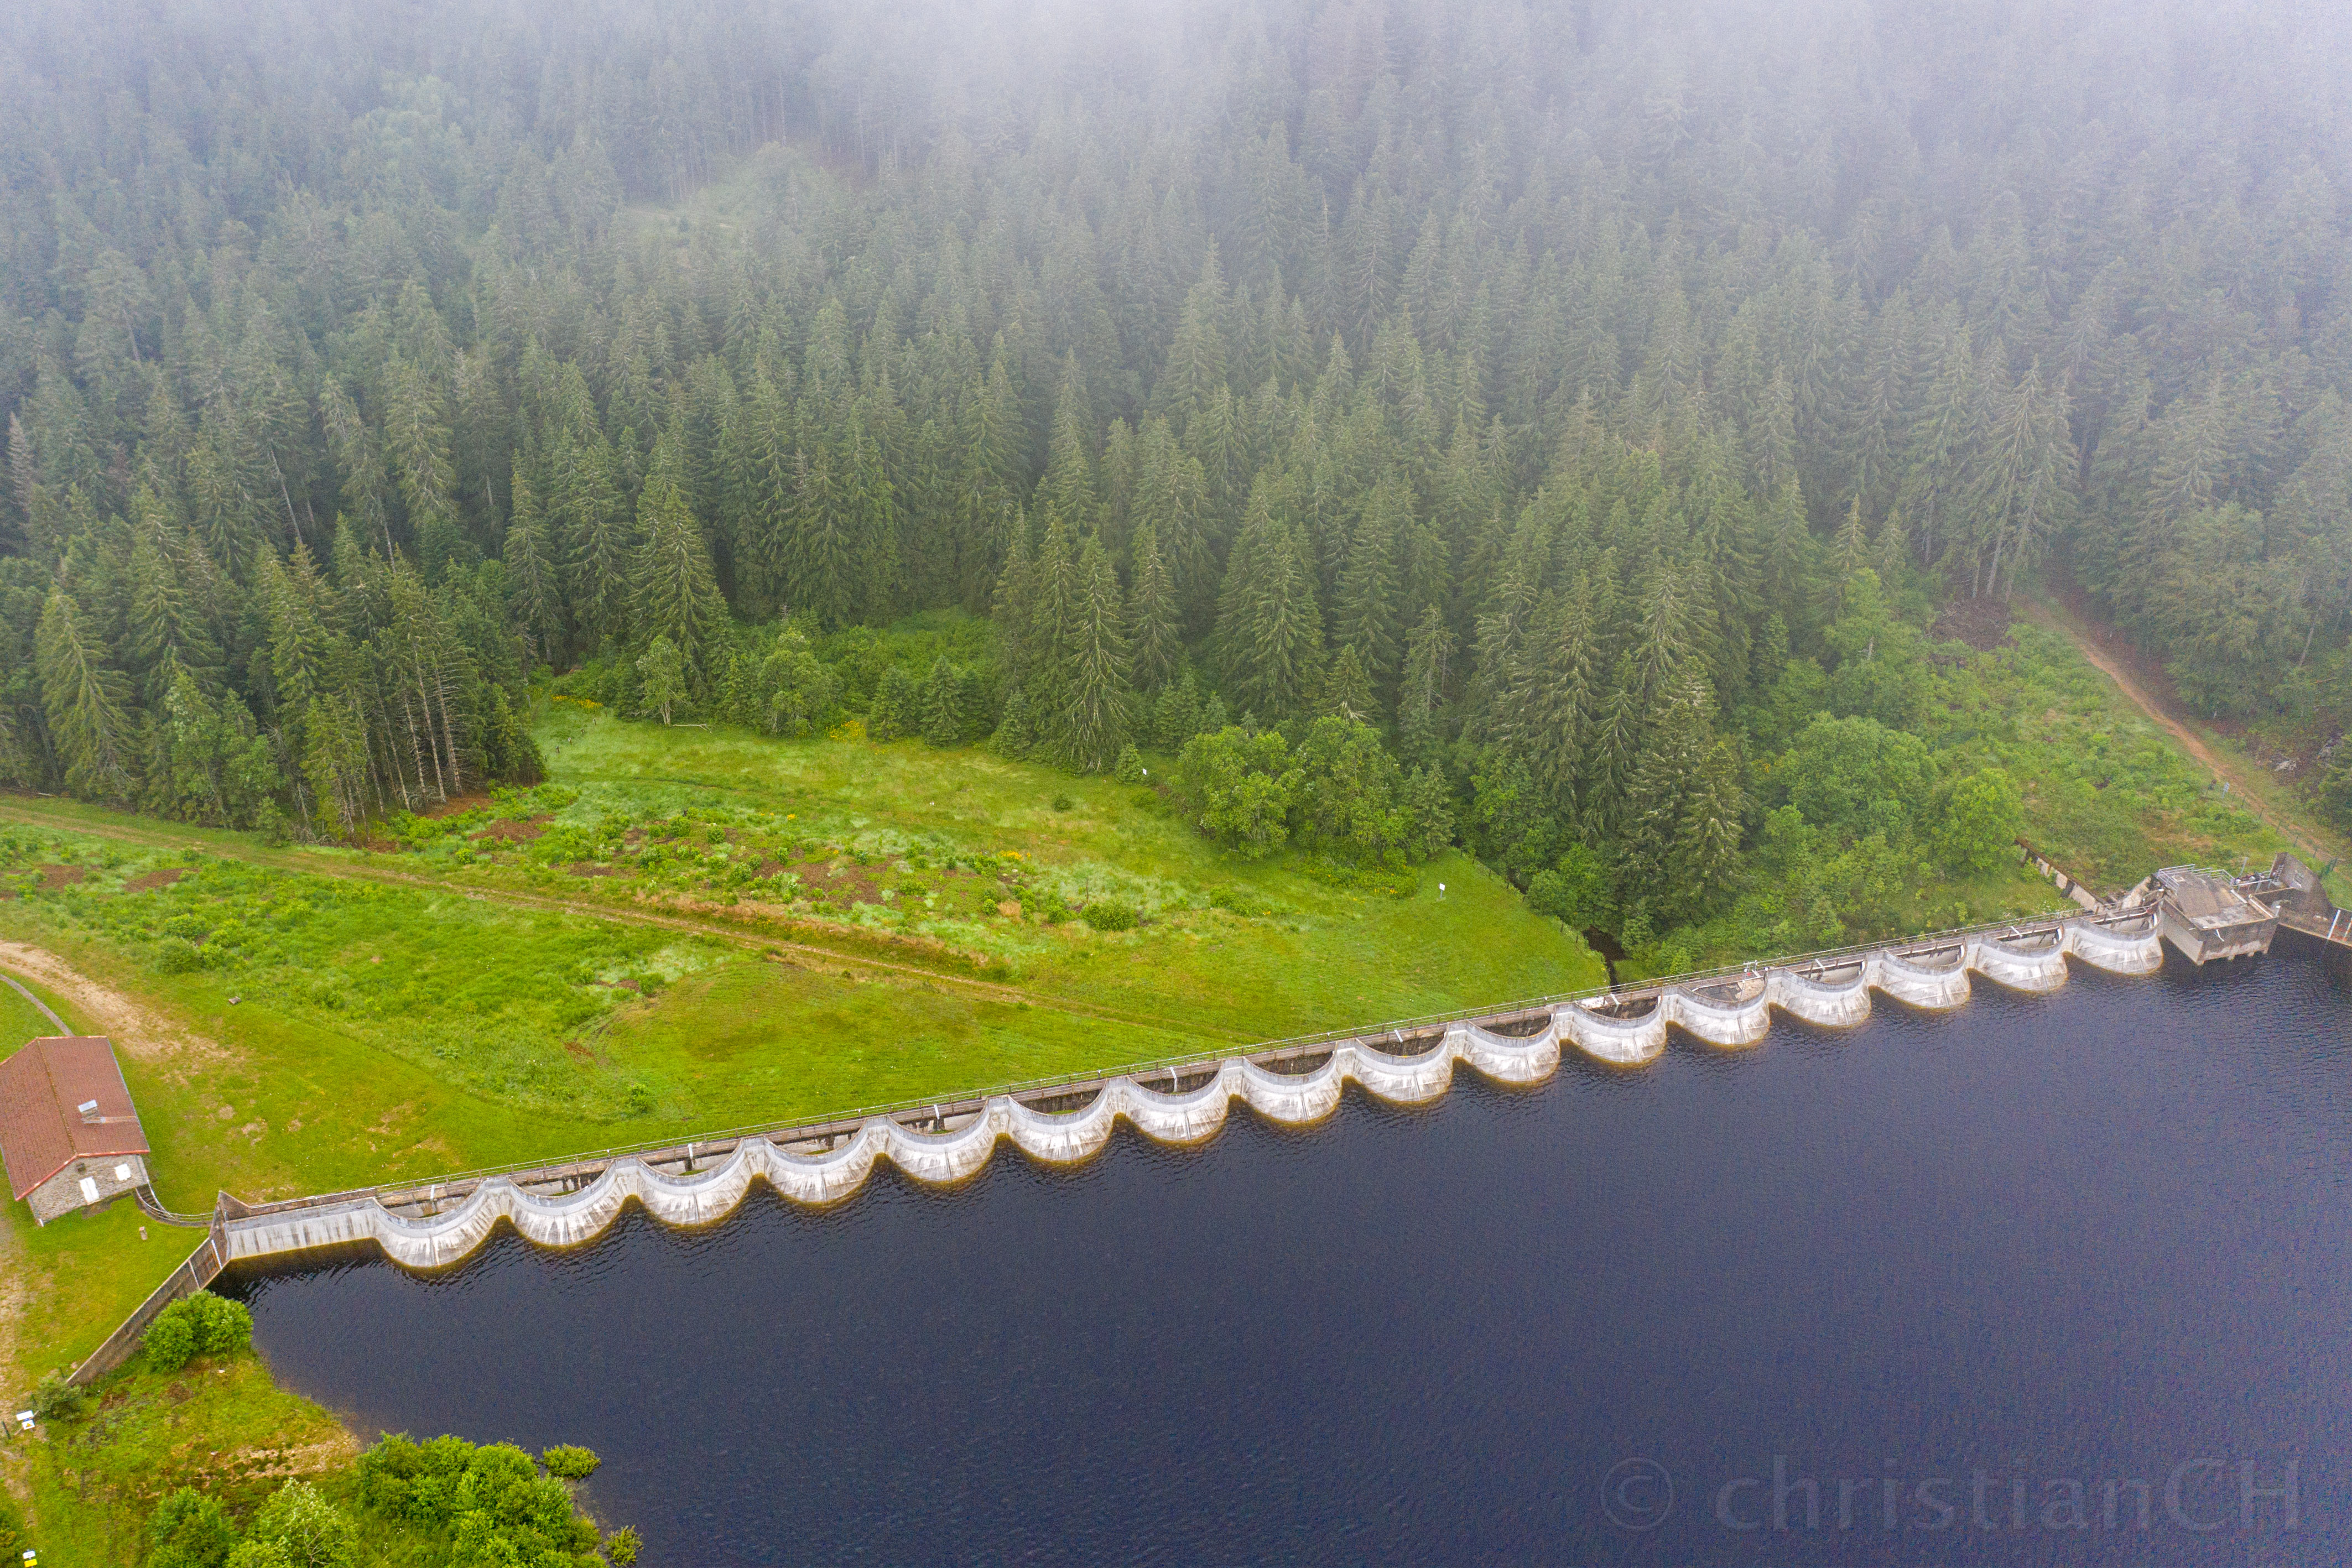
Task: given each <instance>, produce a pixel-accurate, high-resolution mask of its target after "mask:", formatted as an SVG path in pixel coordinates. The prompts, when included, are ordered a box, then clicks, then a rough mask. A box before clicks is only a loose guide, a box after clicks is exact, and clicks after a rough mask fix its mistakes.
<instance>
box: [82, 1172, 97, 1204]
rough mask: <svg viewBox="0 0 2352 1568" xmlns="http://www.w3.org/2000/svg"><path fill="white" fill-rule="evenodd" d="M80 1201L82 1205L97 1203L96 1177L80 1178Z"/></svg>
mask: <svg viewBox="0 0 2352 1568" xmlns="http://www.w3.org/2000/svg"><path fill="white" fill-rule="evenodd" d="M81 1200H82V1201H83V1202H84V1203H96V1202H97V1201H98V1178H97V1177H96V1176H84V1177H82V1178H81Z"/></svg>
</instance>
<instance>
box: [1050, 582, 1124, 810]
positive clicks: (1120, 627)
mask: <svg viewBox="0 0 2352 1568" xmlns="http://www.w3.org/2000/svg"><path fill="white" fill-rule="evenodd" d="M1074 576H1075V579H1076V589H1077V592H1076V597H1075V600H1074V601H1073V602H1072V604H1071V606H1070V610H1069V616H1068V621H1067V623H1066V626H1067V630H1066V633H1065V636H1064V639H1063V641H1064V644H1065V646H1066V650H1067V653H1066V657H1067V660H1068V664H1067V672H1066V675H1065V677H1064V685H1063V692H1062V705H1063V706H1062V712H1061V717H1060V724H1059V725H1058V727H1057V728H1058V730H1059V736H1058V739H1059V744H1060V749H1061V752H1062V756H1063V758H1064V759H1065V760H1066V761H1067V762H1068V763H1069V765H1070V766H1071V767H1073V768H1076V769H1077V770H1078V771H1079V772H1081V773H1099V772H1101V771H1102V770H1103V769H1104V768H1108V767H1109V766H1110V765H1111V763H1112V761H1113V760H1114V759H1116V758H1117V757H1118V750H1119V747H1122V746H1124V745H1126V744H1127V735H1128V725H1129V707H1130V706H1131V698H1130V697H1129V692H1128V685H1127V674H1128V650H1127V630H1126V622H1127V613H1126V606H1125V605H1123V604H1122V603H1121V602H1120V601H1119V593H1118V575H1117V574H1116V573H1115V572H1113V571H1112V570H1111V566H1110V557H1109V556H1108V554H1107V553H1106V552H1105V551H1104V549H1103V548H1102V542H1101V541H1100V540H1099V539H1091V538H1090V539H1088V540H1087V542H1086V544H1085V545H1084V546H1083V547H1082V549H1080V551H1079V554H1078V559H1077V561H1076V571H1075V573H1074Z"/></svg>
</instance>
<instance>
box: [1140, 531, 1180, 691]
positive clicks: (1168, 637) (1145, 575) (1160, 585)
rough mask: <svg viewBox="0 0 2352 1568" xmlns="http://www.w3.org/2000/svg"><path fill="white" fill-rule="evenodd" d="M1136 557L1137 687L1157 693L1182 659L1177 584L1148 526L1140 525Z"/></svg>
mask: <svg viewBox="0 0 2352 1568" xmlns="http://www.w3.org/2000/svg"><path fill="white" fill-rule="evenodd" d="M1131 549H1132V554H1133V558H1134V562H1135V566H1134V574H1133V579H1132V582H1133V590H1134V591H1133V596H1132V599H1133V605H1134V616H1133V620H1134V624H1133V626H1132V627H1131V628H1130V630H1129V637H1130V646H1131V647H1132V649H1133V656H1134V672H1135V687H1136V689H1137V690H1138V691H1141V692H1157V691H1159V690H1160V688H1161V687H1163V686H1165V685H1167V684H1168V681H1169V678H1170V677H1171V675H1172V674H1174V673H1175V671H1176V666H1177V664H1178V663H1179V661H1181V659H1182V657H1183V644H1182V643H1181V642H1180V641H1179V638H1178V630H1177V608H1176V590H1175V584H1174V583H1173V582H1171V580H1169V576H1168V569H1167V566H1166V564H1165V563H1164V562H1162V561H1161V559H1160V542H1159V536H1158V534H1157V533H1156V532H1155V530H1154V529H1153V528H1152V527H1151V525H1150V524H1149V523H1142V524H1139V525H1138V526H1137V528H1136V530H1135V538H1134V541H1133V544H1132V547H1131Z"/></svg>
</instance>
